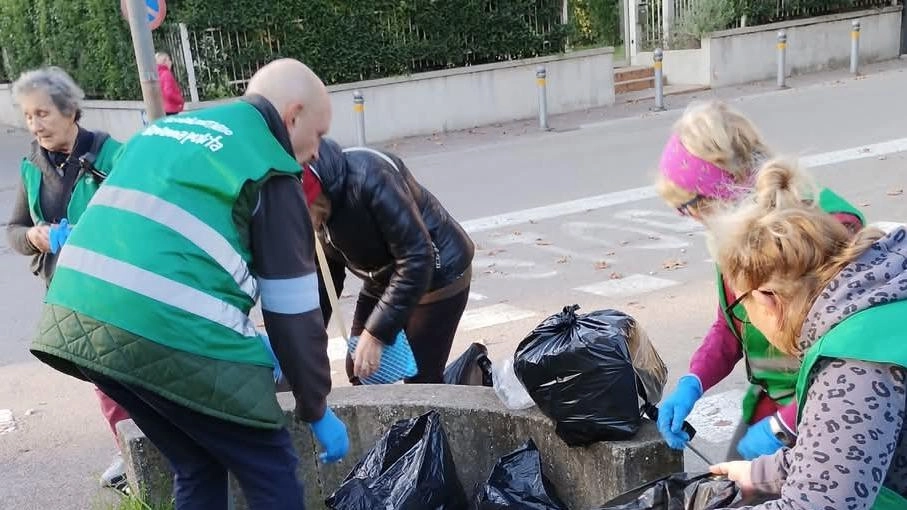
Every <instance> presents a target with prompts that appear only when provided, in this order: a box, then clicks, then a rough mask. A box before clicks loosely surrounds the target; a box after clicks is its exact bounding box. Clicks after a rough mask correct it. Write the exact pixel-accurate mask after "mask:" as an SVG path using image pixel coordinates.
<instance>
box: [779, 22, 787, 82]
mask: <svg viewBox="0 0 907 510" xmlns="http://www.w3.org/2000/svg"><path fill="white" fill-rule="evenodd" d="M786 79H787V32H785V31H784V30H779V31H778V88H779V89H786V88H787V85H786V84H785V80H786Z"/></svg>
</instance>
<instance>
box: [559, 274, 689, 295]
mask: <svg viewBox="0 0 907 510" xmlns="http://www.w3.org/2000/svg"><path fill="white" fill-rule="evenodd" d="M679 283H680V282H678V281H675V280H667V279H665V278H657V277H655V276H648V275H644V274H633V275H630V276H627V277H626V278H621V279H619V280H605V281H603V282H599V283H593V284H592V285H586V286H584V287H578V288H576V289H574V290H578V291H580V292H588V293H589V294H595V295H596V296H601V297H623V296H632V295H636V294H645V293H647V292H652V291H656V290H659V289H665V288H668V287H673V286H674V285H677V284H679Z"/></svg>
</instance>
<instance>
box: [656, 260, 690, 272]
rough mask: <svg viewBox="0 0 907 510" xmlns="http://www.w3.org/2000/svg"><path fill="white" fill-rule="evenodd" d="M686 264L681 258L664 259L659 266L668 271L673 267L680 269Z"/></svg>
mask: <svg viewBox="0 0 907 510" xmlns="http://www.w3.org/2000/svg"><path fill="white" fill-rule="evenodd" d="M686 265H687V263H686V262H684V261H683V260H677V259H670V260H666V261H664V262H662V263H661V268H662V269H666V270H668V271H672V270H674V269H680V268H682V267H686Z"/></svg>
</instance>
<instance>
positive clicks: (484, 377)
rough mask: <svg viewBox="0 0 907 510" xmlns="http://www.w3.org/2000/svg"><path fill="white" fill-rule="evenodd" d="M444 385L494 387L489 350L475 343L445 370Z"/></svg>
mask: <svg viewBox="0 0 907 510" xmlns="http://www.w3.org/2000/svg"><path fill="white" fill-rule="evenodd" d="M444 384H457V385H460V386H489V387H490V386H492V380H491V360H490V359H488V348H487V347H485V346H484V345H482V344H479V343H474V344H472V345H470V346H469V348H468V349H466V351H465V352H463V354H461V355H460V357H459V358H457V359H455V360H454V361H453V362H452V363H451V364H450V365H447V368H445V369H444Z"/></svg>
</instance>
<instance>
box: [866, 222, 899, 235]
mask: <svg viewBox="0 0 907 510" xmlns="http://www.w3.org/2000/svg"><path fill="white" fill-rule="evenodd" d="M869 226H870V227H876V228H879V229H882V230H884V231H885V232H886V233H891V231H892V230H894V229H896V228H898V227H903V226H904V224H903V223H901V222H897V221H877V222H875V223H870V224H869Z"/></svg>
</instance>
